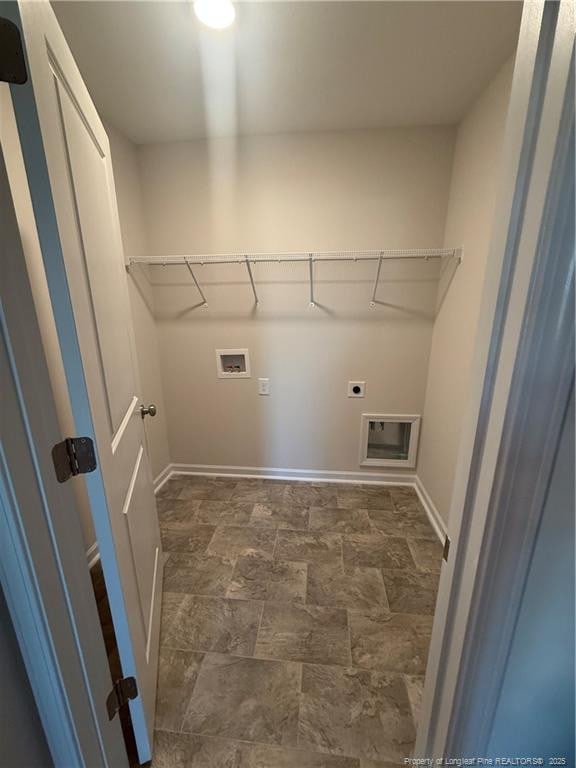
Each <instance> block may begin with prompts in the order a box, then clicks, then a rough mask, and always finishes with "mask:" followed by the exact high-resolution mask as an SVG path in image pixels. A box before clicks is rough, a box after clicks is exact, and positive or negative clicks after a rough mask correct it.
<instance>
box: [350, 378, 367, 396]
mask: <svg viewBox="0 0 576 768" xmlns="http://www.w3.org/2000/svg"><path fill="white" fill-rule="evenodd" d="M365 393H366V382H365V381H349V382H348V397H364V395H365Z"/></svg>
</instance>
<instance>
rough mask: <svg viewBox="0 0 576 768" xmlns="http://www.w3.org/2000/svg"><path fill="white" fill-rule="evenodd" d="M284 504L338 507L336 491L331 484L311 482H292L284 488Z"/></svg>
mask: <svg viewBox="0 0 576 768" xmlns="http://www.w3.org/2000/svg"><path fill="white" fill-rule="evenodd" d="M283 499H284V504H295V505H296V506H300V507H336V506H338V505H337V504H336V491H335V490H334V488H333V487H331V486H330V485H329V484H327V485H325V486H320V485H311V484H310V483H291V484H290V485H288V486H287V487H286V489H285V490H284V497H283Z"/></svg>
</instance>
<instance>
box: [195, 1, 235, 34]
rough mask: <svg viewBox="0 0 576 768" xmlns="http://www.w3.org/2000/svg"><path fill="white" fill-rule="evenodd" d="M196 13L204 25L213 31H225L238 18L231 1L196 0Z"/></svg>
mask: <svg viewBox="0 0 576 768" xmlns="http://www.w3.org/2000/svg"><path fill="white" fill-rule="evenodd" d="M194 13H195V14H196V17H197V18H198V19H200V21H201V22H202V23H203V24H206V26H208V27H212V29H225V28H226V27H229V26H230V25H231V24H232V22H233V21H234V19H235V18H236V11H235V9H234V6H233V5H232V3H231V2H230V0H194Z"/></svg>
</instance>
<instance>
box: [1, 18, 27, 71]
mask: <svg viewBox="0 0 576 768" xmlns="http://www.w3.org/2000/svg"><path fill="white" fill-rule="evenodd" d="M0 80H1V81H2V82H4V83H15V84H17V85H22V84H23V83H25V82H26V80H28V73H27V72H26V60H25V58H24V47H23V46H22V38H21V36H20V30H19V29H18V27H17V26H16V24H14V23H13V22H11V21H10V20H9V19H4V18H0Z"/></svg>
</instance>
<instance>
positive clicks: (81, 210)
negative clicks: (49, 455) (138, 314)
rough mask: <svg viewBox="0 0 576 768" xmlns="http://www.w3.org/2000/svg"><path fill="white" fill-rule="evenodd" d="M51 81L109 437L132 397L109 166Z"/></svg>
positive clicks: (59, 86) (62, 89)
mask: <svg viewBox="0 0 576 768" xmlns="http://www.w3.org/2000/svg"><path fill="white" fill-rule="evenodd" d="M55 79H56V87H57V98H58V104H59V110H60V114H61V119H62V123H61V124H62V132H63V135H64V137H65V142H66V154H67V159H68V163H69V166H70V179H71V182H72V185H73V197H74V200H75V203H76V206H75V207H76V210H75V214H76V217H77V220H78V226H79V229H80V233H81V239H82V245H83V252H82V259H83V262H84V269H85V272H86V279H87V286H88V292H89V294H90V297H91V300H92V301H91V309H92V314H93V322H94V327H95V329H96V334H97V338H98V351H99V362H100V367H101V370H102V378H103V380H104V383H105V391H106V403H107V412H108V418H109V422H110V431H111V433H112V432H115V431H116V430H117V429H118V427H119V426H120V423H121V422H122V419H123V418H124V415H125V413H126V410H127V408H128V406H129V405H130V403H131V401H132V398H133V396H134V381H133V376H132V372H133V361H132V360H131V349H130V339H129V336H128V331H127V322H128V317H127V312H126V311H125V310H126V309H127V307H125V295H123V294H124V293H125V292H123V291H122V284H123V282H124V280H125V277H124V275H123V274H122V271H121V270H122V261H121V258H119V253H118V247H117V244H116V243H115V242H114V232H113V229H111V227H110V221H111V220H112V215H111V211H110V206H111V204H112V203H114V204H115V202H116V201H115V200H114V201H111V195H110V186H111V185H110V180H109V179H108V178H107V171H108V170H109V165H110V164H109V162H108V163H106V160H107V158H106V155H105V151H104V149H103V148H102V147H100V146H99V144H98V143H97V141H96V139H95V137H94V134H93V133H91V131H90V130H89V125H88V123H87V121H86V118H85V116H84V115H83V114H82V113H81V112H80V107H79V105H78V103H77V102H76V103H73V101H72V99H71V96H70V94H69V92H68V90H67V89H66V88H65V87H64V86H63V84H62V81H61V80H59V79H57V78H55ZM107 166H108V167H107ZM123 310H124V311H123ZM119 320H120V321H121V322H120V323H119V322H118V321H119ZM127 362H128V364H126V363H127Z"/></svg>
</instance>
